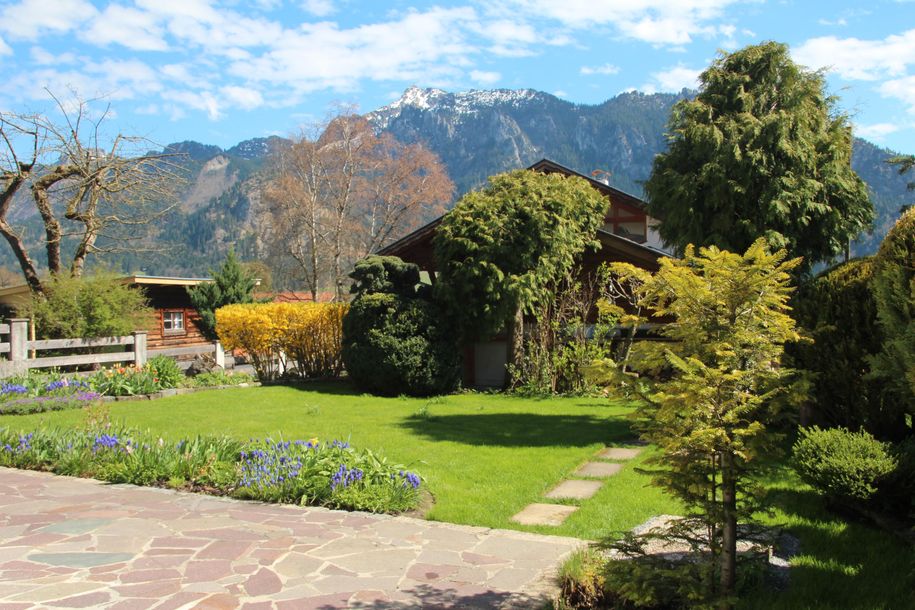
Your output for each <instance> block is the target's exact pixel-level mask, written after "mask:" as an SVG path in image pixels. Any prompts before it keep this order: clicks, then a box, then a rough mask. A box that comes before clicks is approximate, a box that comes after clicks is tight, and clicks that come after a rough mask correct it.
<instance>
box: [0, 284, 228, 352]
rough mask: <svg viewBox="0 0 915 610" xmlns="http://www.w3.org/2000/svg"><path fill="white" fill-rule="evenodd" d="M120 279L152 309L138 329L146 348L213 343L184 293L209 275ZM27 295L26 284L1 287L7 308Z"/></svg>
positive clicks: (1, 302)
mask: <svg viewBox="0 0 915 610" xmlns="http://www.w3.org/2000/svg"><path fill="white" fill-rule="evenodd" d="M122 281H123V282H124V283H125V284H130V285H132V286H137V287H138V288H140V289H141V290H143V292H144V293H145V294H146V298H147V299H148V301H149V306H150V307H151V308H152V309H153V310H154V315H153V318H152V320H151V321H150V325H149V327H148V328H146V329H137V330H146V331H147V332H148V334H147V341H148V344H147V347H148V348H149V349H150V350H157V349H165V348H173V347H190V346H200V345H206V344H210V343H212V342H211V341H208V340H207V339H206V338H204V336H203V335H202V334H201V332H200V329H199V327H198V326H197V321H198V320H199V319H200V315H199V314H198V313H197V310H196V309H195V308H194V306H193V305H192V304H191V299H190V297H189V296H188V294H187V289H188V288H189V287H191V286H196V285H198V284H200V283H202V282H209V281H212V280H211V279H210V278H181V277H152V276H144V275H132V276H128V277H125V278H123V280H122ZM28 298H29V288H28V286H27V285H26V284H20V285H17V286H10V287H7V288H0V305H4V306H6V307H7V308H8V309H15V308H16V307H17V306H19V305H21V304H22V303H23V302H25V301H26V300H27V299H28ZM179 319H180V320H181V324H180V325H178V324H176V320H179ZM179 326H180V327H179Z"/></svg>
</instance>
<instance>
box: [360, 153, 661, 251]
mask: <svg viewBox="0 0 915 610" xmlns="http://www.w3.org/2000/svg"><path fill="white" fill-rule="evenodd" d="M527 169H529V170H533V171H539V172H544V173H561V174H565V175H567V176H577V177H579V178H584V179H585V180H587V181H588V182H589V183H590V184H591V186H593V187H594V188H596V189H597V190H599V191H600V192H601V193H602V194H604V195H606V196H608V197H610V199H611V200H615V201H622V202H625V203H628V204H629V205H632V206H635V207H637V208H639V209H640V210H644V209H645V208H646V207H647V206H648V204H647V203H645V202H644V201H642V200H641V199H639V198H638V197H636V196H635V195H630V194H629V193H626V192H624V191H621V190H619V189H616V188H613V187H612V186H609V185H607V184H604V183H603V182H601V181H600V180H595V179H594V178H592V177H590V176H586V175H584V174H581V173H579V172H576V171H575V170H573V169H569V168H568V167H566V166H564V165H560V164H559V163H556V162H555V161H550V160H549V159H541V160H540V161H537V162H536V163H534V164H533V165H531V166H530V167H528V168H527ZM444 217H445V216H444V215H442V216H439V217H438V218H436V219H435V220H433V221H432V222H430V223H428V224H426V225H424V226H422V227H420V228H418V229H416V230H415V231H413V232H412V233H409V234H407V235H405V236H404V237H401V238H400V239H398V240H397V241H395V242H394V243H391V244H388V245H387V246H385V247H384V248H382V249H381V250H379V251H378V254H381V255H382V256H386V255H389V254H392V253H394V252H399V251H402V250H403V249H404V248H407V247H409V246H410V245H412V244H414V243H417V242H421V241H423V240H425V239H426V238H427V237H429V236H430V235H431V234H432V233H433V232H434V231H435V229H436V227H438V225H439V224H440V223H441V222H442V219H443V218H444ZM598 233H599V234H602V235H603V236H604V238H605V239H611V240H613V241H617V240H620V241H619V244H620V245H621V246H622V247H625V248H632V247H634V248H638V249H641V250H642V251H643V253H644V254H646V255H651V256H654V257H655V258H657V257H658V256H669V255H668V254H667V253H665V252H663V251H661V250H658V249H656V248H652V247H650V246H646V245H644V244H640V243H638V242H634V241H632V240H630V239H626V238H625V237H622V236H620V235H616V234H614V233H610V232H609V231H604V230H603V229H601V230H598ZM607 236H609V237H607Z"/></svg>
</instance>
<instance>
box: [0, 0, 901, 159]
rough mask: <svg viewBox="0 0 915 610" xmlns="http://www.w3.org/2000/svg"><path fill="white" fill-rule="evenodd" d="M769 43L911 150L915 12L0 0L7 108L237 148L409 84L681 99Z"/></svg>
mask: <svg viewBox="0 0 915 610" xmlns="http://www.w3.org/2000/svg"><path fill="white" fill-rule="evenodd" d="M763 40H778V41H781V42H786V43H788V44H789V45H791V48H792V53H793V56H794V58H795V60H797V61H798V62H800V63H803V64H804V65H807V66H810V67H812V68H828V70H829V73H828V74H829V76H828V82H829V87H830V91H831V92H832V93H834V94H837V95H839V96H840V97H841V102H840V107H841V108H842V109H843V110H844V111H846V112H848V113H849V114H850V115H851V117H852V121H853V123H854V124H855V126H856V133H857V134H858V135H861V136H862V137H865V138H868V139H870V140H872V141H874V142H877V143H878V144H880V145H883V146H887V147H889V148H892V149H895V150H898V151H901V152H906V153H915V1H912V0H908V1H903V0H874V1H872V2H868V3H862V2H843V1H841V0H840V1H835V2H816V1H810V0H805V1H801V0H782V1H777V0H746V1H740V0H559V1H557V0H463V1H443V2H435V3H426V2H415V1H413V2H410V1H400V0H391V1H388V2H380V1H361V2H360V1H356V0H288V1H283V0H259V1H251V2H243V1H241V0H235V1H232V0H226V1H219V0H135V1H132V0H123V1H121V2H111V3H106V2H88V1H87V0H22V1H13V2H0V78H2V81H0V82H2V83H3V86H2V87H0V110H6V111H18V112H23V111H41V110H44V109H46V108H47V101H48V94H47V92H46V91H45V88H48V89H50V90H51V91H52V92H54V93H55V95H58V96H60V97H63V98H66V97H67V96H68V95H69V93H68V92H70V91H75V92H77V93H78V94H79V96H81V97H82V98H95V97H98V96H102V97H103V98H104V102H105V103H110V107H111V115H112V116H111V119H110V125H109V128H111V127H114V128H116V129H118V130H120V131H123V132H125V133H130V134H137V135H144V136H147V137H149V138H151V139H153V140H154V141H156V142H159V143H167V142H172V141H177V140H184V139H193V140H198V141H201V142H205V143H211V144H217V145H220V146H223V147H227V146H231V145H233V144H235V143H237V142H238V141H240V140H243V139H247V138H251V137H256V136H263V135H268V134H280V135H288V134H291V133H294V132H295V131H296V130H297V129H299V128H301V127H302V126H303V125H306V124H310V123H314V122H315V121H319V120H321V119H322V118H323V117H324V116H326V114H327V113H328V112H329V110H330V109H331V108H332V107H333V105H334V104H335V103H339V102H343V103H348V104H356V105H358V107H359V109H360V110H362V111H368V110H372V109H374V108H377V107H379V106H382V105H384V104H387V103H389V102H391V101H393V100H394V99H396V98H397V97H399V95H400V94H401V93H402V92H403V90H404V89H405V88H407V87H409V86H411V85H417V86H420V87H438V88H442V89H446V90H449V91H460V90H466V89H474V88H476V89H488V88H530V89H538V90H542V91H547V92H550V93H553V94H555V95H557V96H560V97H562V98H564V99H567V100H569V101H572V102H576V103H583V104H593V103H600V102H602V101H603V100H605V99H607V98H610V97H612V96H614V95H616V94H618V93H620V92H621V91H625V90H630V89H638V90H640V91H646V92H653V91H679V90H680V89H681V88H682V87H691V86H695V82H696V81H695V79H696V76H697V74H698V73H699V72H700V71H701V70H702V69H703V68H704V67H706V66H707V65H708V63H709V61H710V60H712V59H713V58H714V57H715V55H716V53H717V52H718V50H722V49H723V50H733V49H736V48H739V47H742V46H744V45H747V44H753V43H757V42H761V41H763ZM96 107H97V108H98V107H99V106H98V105H97V106H96Z"/></svg>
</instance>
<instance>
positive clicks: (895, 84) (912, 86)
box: [878, 75, 915, 114]
mask: <svg viewBox="0 0 915 610" xmlns="http://www.w3.org/2000/svg"><path fill="white" fill-rule="evenodd" d="M878 91H879V92H880V94H881V95H884V96H886V97H892V98H896V99H898V100H901V101H902V102H903V103H904V104H906V105H907V106H908V107H909V112H911V113H913V114H915V75H912V76H904V77H902V78H896V79H892V80H888V81H886V82H885V83H883V84H882V85H880V87H879V88H878Z"/></svg>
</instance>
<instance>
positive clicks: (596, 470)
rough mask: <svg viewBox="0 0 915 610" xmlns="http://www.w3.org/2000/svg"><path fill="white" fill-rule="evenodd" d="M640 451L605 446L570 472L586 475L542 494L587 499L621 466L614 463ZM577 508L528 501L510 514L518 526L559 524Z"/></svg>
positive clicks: (579, 499)
mask: <svg viewBox="0 0 915 610" xmlns="http://www.w3.org/2000/svg"><path fill="white" fill-rule="evenodd" d="M641 452H642V449H641V448H639V447H606V448H604V449H602V450H601V452H600V453H598V454H597V455H596V456H595V459H596V460H599V461H591V462H585V463H584V464H582V465H581V466H579V467H578V469H577V470H576V471H575V472H573V473H572V476H573V477H587V478H577V479H568V480H566V481H562V482H561V483H559V485H557V486H556V487H554V488H553V489H551V490H550V491H549V492H547V494H546V497H547V498H548V499H551V500H571V501H578V502H580V501H584V500H587V499H589V498H591V497H592V496H593V495H594V494H596V493H597V492H598V491H599V490H600V488H601V486H602V485H603V479H608V478H610V477H612V476H613V475H615V474H616V473H618V472H619V471H620V470H622V469H623V465H622V464H618V463H616V462H625V461H628V460H631V459H633V458H635V457H637V456H638V455H639V454H640V453H641ZM600 460H614V461H612V462H610V461H600ZM594 479H600V480H594ZM577 510H578V506H574V505H570V504H540V503H534V504H528V505H527V506H525V507H524V508H523V509H521V512H519V513H518V514H516V515H515V516H513V517H512V521H514V522H515V523H520V524H522V525H549V526H558V525H562V524H563V522H564V521H565V520H566V519H567V518H568V517H569V515H571V514H572V513H574V512H575V511H577Z"/></svg>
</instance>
